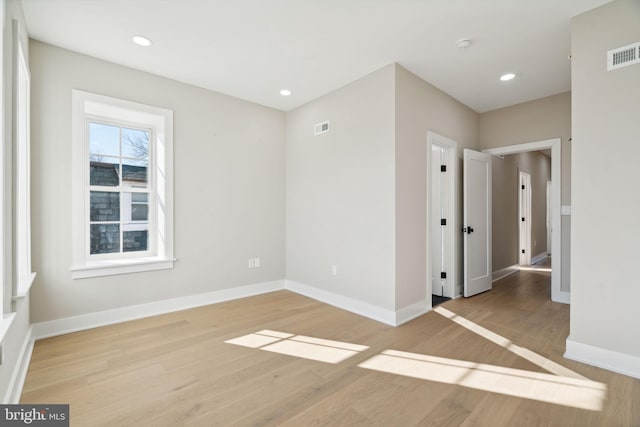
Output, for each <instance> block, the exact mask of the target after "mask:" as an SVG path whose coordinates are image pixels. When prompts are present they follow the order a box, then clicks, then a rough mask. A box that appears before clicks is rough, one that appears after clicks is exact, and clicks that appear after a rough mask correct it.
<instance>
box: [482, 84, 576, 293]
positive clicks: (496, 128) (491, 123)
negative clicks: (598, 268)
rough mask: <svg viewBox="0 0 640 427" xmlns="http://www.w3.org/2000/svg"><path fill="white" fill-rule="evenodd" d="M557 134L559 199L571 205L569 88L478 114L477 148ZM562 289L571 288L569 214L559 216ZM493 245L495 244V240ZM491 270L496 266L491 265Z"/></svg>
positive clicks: (550, 136)
mask: <svg viewBox="0 0 640 427" xmlns="http://www.w3.org/2000/svg"><path fill="white" fill-rule="evenodd" d="M554 138H560V139H561V140H562V142H561V144H562V145H561V157H562V159H561V162H562V164H561V168H562V174H561V180H562V182H561V203H562V205H563V206H570V205H571V148H572V143H571V142H570V141H569V139H570V138H571V92H565V93H561V94H558V95H553V96H549V97H546V98H541V99H537V100H535V101H529V102H525V103H522V104H518V105H514V106H511V107H506V108H501V109H498V110H494V111H489V112H486V113H482V114H480V124H479V140H480V149H481V150H484V149H487V148H496V147H504V146H508V145H516V144H522V143H524V142H534V141H544V140H547V139H554ZM561 240H562V264H563V265H564V266H565V268H563V269H562V280H561V290H562V291H565V292H569V291H570V289H571V272H570V269H569V268H567V267H568V266H569V265H570V262H571V216H570V215H563V216H562V239H561ZM494 246H495V244H494ZM494 270H496V266H495V265H494Z"/></svg>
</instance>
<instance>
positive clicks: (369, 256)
mask: <svg viewBox="0 0 640 427" xmlns="http://www.w3.org/2000/svg"><path fill="white" fill-rule="evenodd" d="M394 70H395V67H394V66H393V65H389V66H387V67H384V68H382V69H380V70H378V71H376V72H374V73H372V74H369V75H368V76H365V77H363V78H361V79H359V80H357V81H356V82H353V83H351V84H349V85H347V86H345V87H343V88H341V89H338V90H336V91H334V92H331V93H329V94H327V95H325V96H323V97H321V98H319V99H317V100H315V101H312V102H310V103H308V104H306V105H304V106H302V107H299V108H297V109H295V110H293V111H290V112H289V113H287V152H286V170H287V201H286V206H287V209H286V212H287V226H286V236H287V237H286V252H287V279H288V280H292V281H295V282H298V283H302V284H305V285H309V286H313V287H315V288H318V289H321V290H325V291H329V292H332V293H335V294H339V295H342V296H346V297H349V298H354V299H357V300H359V301H363V302H366V303H369V304H372V305H374V306H377V307H381V308H384V309H387V310H393V309H394V306H395V305H394V279H395V277H394V272H395V265H394V253H395V242H394V220H395V219H394V218H395V213H394V191H395V190H394ZM325 120H329V121H330V125H331V130H330V131H329V132H328V133H325V134H322V135H319V136H314V135H313V126H314V124H316V123H319V122H322V121H325ZM332 265H336V266H337V275H335V276H334V275H332V274H331V266H332Z"/></svg>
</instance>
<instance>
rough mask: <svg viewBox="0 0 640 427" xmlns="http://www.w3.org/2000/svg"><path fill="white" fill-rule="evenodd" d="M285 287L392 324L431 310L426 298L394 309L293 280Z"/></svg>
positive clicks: (396, 324) (286, 283)
mask: <svg viewBox="0 0 640 427" xmlns="http://www.w3.org/2000/svg"><path fill="white" fill-rule="evenodd" d="M285 289H287V290H289V291H291V292H295V293H297V294H300V295H304V296H306V297H309V298H313V299H314V300H316V301H320V302H323V303H325V304H329V305H332V306H334V307H337V308H340V309H342V310H346V311H350V312H352V313H355V314H358V315H360V316H364V317H368V318H369V319H373V320H376V321H378V322H381V323H384V324H386V325H390V326H400V325H402V324H403V323H406V322H408V321H410V320H412V319H415V318H416V317H419V316H422V315H423V314H425V313H427V312H428V311H430V310H431V307H430V306H429V302H428V301H427V300H426V299H424V300H422V301H419V302H417V303H415V304H412V305H410V306H407V307H404V308H401V309H400V310H397V311H393V310H389V309H386V308H382V307H379V306H377V305H373V304H369V303H367V302H363V301H360V300H357V299H355V298H351V297H347V296H344V295H340V294H336V293H335V292H330V291H327V290H324V289H320V288H316V287H315V286H311V285H306V284H304V283H299V282H295V281H293V280H285Z"/></svg>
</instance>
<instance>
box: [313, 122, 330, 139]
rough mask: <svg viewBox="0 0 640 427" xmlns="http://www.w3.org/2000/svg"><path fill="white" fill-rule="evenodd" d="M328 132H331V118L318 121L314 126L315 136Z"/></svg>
mask: <svg viewBox="0 0 640 427" xmlns="http://www.w3.org/2000/svg"><path fill="white" fill-rule="evenodd" d="M327 132H329V120H327V121H326V122H322V123H318V124H316V125H315V126H313V135H314V136H318V135H322V134H323V133H327Z"/></svg>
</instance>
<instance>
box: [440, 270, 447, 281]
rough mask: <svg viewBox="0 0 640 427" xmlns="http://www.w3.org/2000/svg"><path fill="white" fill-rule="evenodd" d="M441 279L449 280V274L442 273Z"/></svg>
mask: <svg viewBox="0 0 640 427" xmlns="http://www.w3.org/2000/svg"><path fill="white" fill-rule="evenodd" d="M440 278H441V279H446V278H447V273H445V272H444V271H443V272H442V273H440Z"/></svg>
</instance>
